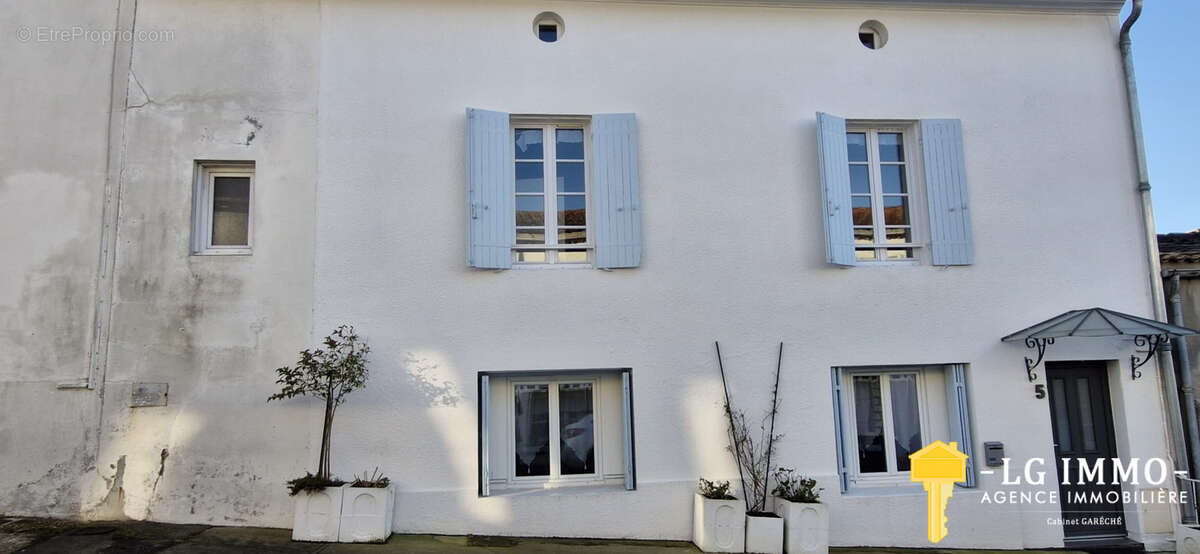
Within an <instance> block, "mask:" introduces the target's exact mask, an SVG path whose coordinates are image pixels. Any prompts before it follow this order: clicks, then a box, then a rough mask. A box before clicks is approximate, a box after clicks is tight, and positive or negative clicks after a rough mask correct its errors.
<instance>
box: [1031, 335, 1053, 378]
mask: <svg viewBox="0 0 1200 554" xmlns="http://www.w3.org/2000/svg"><path fill="white" fill-rule="evenodd" d="M1051 344H1054V339H1053V338H1045V339H1037V338H1033V337H1025V346H1026V347H1028V348H1036V349H1037V359H1036V360H1034V359H1030V358H1029V357H1028V356H1026V357H1025V375H1026V376H1027V377H1029V382H1030V383H1032V382H1034V381H1037V374H1036V373H1034V372H1033V368H1035V367H1037V365H1038V364H1040V363H1042V358H1044V357H1046V346H1047V345H1051Z"/></svg>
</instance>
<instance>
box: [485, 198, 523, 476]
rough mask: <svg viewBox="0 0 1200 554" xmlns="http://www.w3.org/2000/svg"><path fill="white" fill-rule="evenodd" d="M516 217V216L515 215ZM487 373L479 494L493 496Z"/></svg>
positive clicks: (489, 395) (489, 387) (486, 379)
mask: <svg viewBox="0 0 1200 554" xmlns="http://www.w3.org/2000/svg"><path fill="white" fill-rule="evenodd" d="M514 217H515V216H514ZM488 381H489V379H488V376H487V375H480V376H479V496H491V494H492V488H491V480H492V469H491V460H490V456H489V455H488V449H489V448H491V446H490V445H489V444H488V435H490V434H491V420H490V418H489V417H488V415H489V414H488V412H489V411H490V410H491V407H490V406H489V405H488V403H489V401H490V400H491V396H492V389H491V384H490V383H488Z"/></svg>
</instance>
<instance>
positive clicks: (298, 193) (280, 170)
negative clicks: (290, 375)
mask: <svg viewBox="0 0 1200 554" xmlns="http://www.w3.org/2000/svg"><path fill="white" fill-rule="evenodd" d="M133 4H134V3H133V2H126V3H123V4H122V5H123V6H126V7H132V5H133ZM115 13H116V3H115V2H109V3H107V4H106V5H103V6H102V5H99V4H96V3H87V2H80V3H75V5H74V7H73V8H67V7H61V8H59V7H51V5H50V4H46V5H45V6H43V5H40V4H39V5H37V6H34V5H32V4H29V3H20V7H19V8H18V7H16V6H13V7H12V8H11V9H8V10H5V14H6V16H5V17H6V19H5V22H6V23H11V25H6V26H5V28H6V29H7V28H16V27H17V26H18V25H29V26H37V25H48V26H57V27H63V28H70V27H72V26H74V25H81V26H84V27H89V28H91V27H94V28H98V29H111V28H112V27H113V26H114V21H115V15H114V14H115ZM318 17H319V13H318V11H317V4H316V2H309V1H294V0H273V1H268V2H241V1H237V0H229V1H216V2H212V1H210V2H203V3H197V2H190V1H183V0H180V1H168V2H150V3H147V2H141V3H138V6H137V15H136V25H137V29H142V30H151V29H154V30H164V31H170V32H171V33H172V35H171V36H170V38H163V39H162V40H156V41H144V42H138V43H136V45H135V47H134V48H133V51H132V64H131V65H129V66H128V71H126V68H123V67H118V68H117V70H116V71H115V72H114V73H113V74H114V75H116V79H117V81H118V83H121V82H124V81H125V79H126V75H128V82H129V94H128V100H127V102H124V103H119V104H118V106H120V105H122V104H124V105H126V106H128V108H127V109H126V110H124V111H123V112H118V113H117V114H115V116H114V117H116V118H117V120H118V123H119V128H120V130H121V131H123V133H124V139H123V142H122V143H121V144H120V146H119V147H120V149H121V150H122V155H123V163H122V165H121V168H120V171H119V175H120V184H119V188H120V195H119V200H118V201H119V206H120V221H119V225H118V226H117V237H116V245H117V246H116V250H115V272H114V279H113V285H112V293H111V294H112V314H111V327H110V334H109V340H108V341H107V352H108V353H107V357H106V361H107V364H106V366H107V368H106V379H105V380H104V382H103V387H102V388H98V389H95V390H88V389H82V390H55V383H58V382H61V381H68V380H71V381H75V380H78V379H79V378H80V377H83V376H85V375H86V374H87V369H88V364H87V356H86V352H87V346H88V341H89V340H90V339H91V337H92V335H91V332H90V331H91V330H90V329H89V328H88V322H89V321H90V316H91V313H92V310H93V295H92V291H93V289H94V287H95V283H94V280H95V270H96V267H97V259H98V255H99V240H98V236H99V229H100V216H101V205H100V202H101V197H102V190H103V183H104V166H105V164H104V161H105V157H106V156H107V153H106V151H105V143H104V137H105V129H106V125H107V105H108V104H107V103H108V94H107V90H108V87H109V82H110V69H111V67H110V64H111V61H112V58H113V46H114V45H113V44H96V43H92V42H86V41H76V42H70V43H67V44H43V43H38V42H36V41H33V42H30V43H27V44H22V45H20V46H19V49H17V50H15V55H13V51H11V50H7V49H6V54H5V59H6V60H9V59H11V60H13V64H12V65H9V64H5V66H4V67H5V72H6V75H5V77H6V79H5V80H6V81H7V82H9V83H13V86H10V87H6V89H5V93H4V94H5V98H6V101H5V105H4V110H3V117H4V118H6V119H5V120H4V123H5V125H4V128H6V129H26V130H29V131H26V132H23V133H22V134H21V137H22V140H6V141H4V142H3V147H4V148H5V149H7V151H6V152H5V153H4V156H3V158H4V159H5V160H11V161H12V162H13V163H20V164H22V165H17V166H14V167H12V168H11V169H10V168H8V167H6V168H4V172H5V173H4V178H5V182H4V187H3V188H2V189H0V194H3V195H4V196H3V198H4V201H3V203H4V205H6V206H10V207H13V208H14V209H13V212H14V213H13V214H12V216H11V217H10V218H9V219H6V220H5V228H6V230H9V231H12V232H14V233H16V232H19V233H21V234H27V235H26V236H27V237H28V239H27V240H17V239H15V238H14V239H13V240H7V239H6V240H5V244H6V246H7V245H11V246H13V247H15V250H16V251H14V252H11V254H10V259H11V260H15V261H16V265H15V267H16V268H17V270H16V271H12V272H10V271H6V272H4V276H5V278H6V279H10V280H13V281H14V282H13V283H7V282H6V283H5V285H4V286H3V287H0V294H5V295H11V298H9V297H7V296H6V298H7V299H6V300H5V301H4V304H3V310H4V311H3V312H0V314H2V317H3V320H2V321H3V323H4V325H5V327H4V330H5V334H4V338H3V339H2V340H4V341H6V346H5V347H4V348H0V351H3V354H0V356H5V357H12V356H19V357H16V358H13V359H5V363H3V364H0V371H3V372H4V373H3V374H2V375H3V376H4V379H3V381H4V383H0V387H2V388H0V391H3V395H4V396H3V399H4V400H3V403H2V405H3V406H4V416H3V417H0V421H2V422H3V423H0V451H2V452H4V455H5V460H6V463H5V467H6V468H11V469H12V471H11V472H5V474H4V475H3V476H0V512H3V513H18V514H19V513H30V514H48V513H49V514H54V515H65V516H72V515H85V516H90V517H115V516H122V515H123V516H127V517H132V518H139V519H141V518H145V519H155V520H160V521H175V522H197V523H218V524H239V523H240V524H256V525H271V526H287V525H289V523H290V520H291V501H290V499H289V498H288V496H287V491H286V489H285V488H284V487H283V485H282V484H283V482H284V481H286V480H287V479H290V478H292V477H294V476H296V475H297V474H302V473H303V470H304V469H305V468H306V467H307V466H308V465H309V462H310V461H311V460H310V456H309V452H308V434H309V427H310V423H312V421H313V420H311V417H313V413H312V412H311V410H309V409H308V404H307V403H305V402H304V401H296V402H291V403H284V404H281V405H271V406H267V405H266V398H267V396H268V395H270V394H271V393H272V392H274V390H276V386H275V384H274V378H275V377H274V373H273V372H272V369H273V368H275V367H277V366H280V365H284V364H287V363H291V362H292V361H293V360H294V359H295V356H296V352H297V351H298V350H300V349H301V348H304V347H306V346H307V345H308V338H309V335H310V332H311V328H312V326H311V313H312V303H311V297H312V296H311V295H312V265H313V255H312V244H313V223H312V222H313V205H314V200H313V194H314V190H315V182H316V181H315V172H316V151H315V148H316V138H315V137H316V97H317V90H318V87H317V81H316V79H317V64H318V51H317V42H316V37H317V36H318V35H319V32H320V30H319V27H318ZM5 40H6V41H7V40H8V37H5ZM6 44H7V42H6ZM116 46H117V47H118V48H121V47H126V48H127V47H128V43H123V42H122V43H117V44H116ZM9 68H12V69H11V72H10V69H9ZM76 81H78V83H77V84H76ZM64 83H67V84H69V86H64ZM194 160H254V161H255V162H256V166H257V171H256V183H255V187H256V188H255V201H256V207H255V213H256V218H255V229H254V238H255V249H254V253H253V255H251V256H191V255H190V250H189V245H190V237H191V225H192V223H191V221H192V214H191V206H192V180H193V166H194ZM72 172H73V173H72ZM26 258H28V261H22V260H24V259H26ZM22 268H24V269H22ZM14 372H15V374H14ZM137 382H150V383H168V384H169V387H170V389H169V391H170V392H169V395H168V403H167V406H166V407H150V408H129V405H130V397H131V388H132V386H133V384H134V383H137ZM100 393H102V394H103V417H102V419H100V418H98V417H97V414H96V413H95V411H96V410H97V409H98V408H99V402H98V397H97V394H100ZM98 430H99V433H100V436H101V438H102V442H101V444H100V446H99V449H98V451H97V446H96V439H95V438H96V436H97V432H98ZM60 452H61V454H59V453H60ZM9 456H13V457H12V458H10V457H9ZM25 456H27V457H25ZM55 458H63V460H64V461H63V462H62V463H60V464H59V463H57V461H55V462H54V463H51V464H47V463H45V462H43V461H41V460H45V459H51V460H54V459H55ZM55 464H57V465H55ZM26 474H28V475H26Z"/></svg>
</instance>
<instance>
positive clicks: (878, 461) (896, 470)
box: [833, 364, 974, 491]
mask: <svg viewBox="0 0 1200 554" xmlns="http://www.w3.org/2000/svg"><path fill="white" fill-rule="evenodd" d="M833 387H834V411H835V414H834V415H835V427H836V428H835V437H836V439H837V442H838V449H837V450H838V466H839V472H840V474H841V480H842V489H843V491H845V490H849V489H856V488H864V487H897V486H910V485H911V483H910V480H909V470H910V469H911V465H910V461H909V456H910V455H911V454H913V453H914V452H916V451H918V450H920V449H921V448H923V447H924V446H925V445H926V444H928V443H930V442H932V441H934V440H942V441H945V442H956V443H958V444H959V449H960V450H962V451H963V452H964V453H967V454H968V455H969V454H970V450H971V449H972V446H971V433H970V430H971V429H970V427H971V426H970V409H969V406H968V404H967V394H966V393H967V391H966V366H965V365H963V364H949V365H933V366H871V367H840V368H834V369H833ZM968 469H970V468H968ZM968 474H969V479H968V486H973V485H974V475H973V471H968Z"/></svg>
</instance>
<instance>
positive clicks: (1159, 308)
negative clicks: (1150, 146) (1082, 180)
mask: <svg viewBox="0 0 1200 554" xmlns="http://www.w3.org/2000/svg"><path fill="white" fill-rule="evenodd" d="M1141 15H1142V0H1133V8H1132V9H1131V10H1130V12H1129V17H1127V18H1126V19H1125V22H1124V23H1122V24H1121V33H1120V38H1119V40H1118V41H1117V45H1118V46H1119V47H1120V49H1121V65H1122V67H1123V68H1124V70H1125V92H1126V99H1127V100H1128V102H1129V124H1130V127H1131V129H1132V131H1133V147H1134V153H1135V154H1136V156H1135V157H1136V159H1137V179H1138V182H1137V191H1138V195H1139V196H1140V197H1141V202H1142V223H1143V224H1144V226H1145V229H1144V231H1145V239H1146V261H1147V262H1148V263H1147V268H1148V269H1149V271H1150V296H1151V299H1152V301H1153V305H1154V319H1155V320H1157V321H1164V322H1165V321H1166V319H1167V318H1166V312H1167V306H1166V302H1165V299H1164V295H1163V284H1162V276H1161V275H1160V273H1159V272H1160V265H1159V261H1158V234H1157V233H1155V231H1154V209H1153V207H1152V205H1151V203H1150V174H1149V171H1147V169H1146V145H1145V142H1144V141H1143V139H1142V115H1141V112H1140V111H1139V110H1138V95H1137V80H1136V78H1135V76H1134V73H1133V41H1132V40H1130V38H1129V31H1130V29H1132V28H1133V24H1134V23H1136V22H1137V20H1138V17H1141ZM1164 346H1165V348H1161V349H1160V350H1159V352H1158V355H1157V356H1155V357H1156V358H1157V361H1158V374H1159V376H1160V379H1162V381H1161V383H1162V388H1163V397H1164V400H1165V402H1166V405H1167V417H1168V419H1169V422H1168V423H1170V426H1171V439H1172V440H1171V443H1172V446H1173V449H1172V450H1173V454H1174V458H1175V469H1176V470H1179V471H1187V467H1188V463H1187V461H1186V460H1187V459H1188V456H1187V446H1186V444H1185V442H1184V433H1183V423H1182V419H1183V418H1182V417H1180V410H1179V394H1178V392H1177V391H1178V390H1179V389H1178V387H1177V385H1176V383H1175V361H1174V356H1172V352H1171V350H1172V348H1171V344H1170V342H1169V341H1168V343H1167V344H1166V345H1164ZM1192 476H1193V477H1196V474H1192ZM1182 508H1183V510H1182V511H1183V512H1184V513H1183V514H1182V515H1183V518H1184V519H1185V520H1190V519H1192V518H1193V517H1194V516H1195V506H1194V505H1193V504H1192V503H1191V502H1187V503H1184V504H1183V506H1182Z"/></svg>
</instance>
